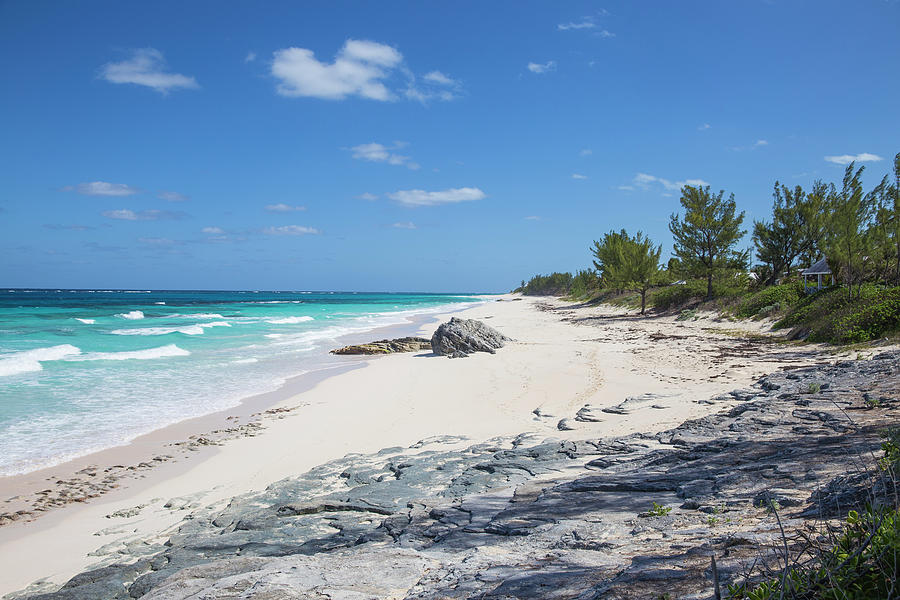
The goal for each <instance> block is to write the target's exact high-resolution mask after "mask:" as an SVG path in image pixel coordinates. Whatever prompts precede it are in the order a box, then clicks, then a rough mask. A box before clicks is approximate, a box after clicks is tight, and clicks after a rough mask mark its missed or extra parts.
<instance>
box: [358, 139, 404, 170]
mask: <svg viewBox="0 0 900 600" xmlns="http://www.w3.org/2000/svg"><path fill="white" fill-rule="evenodd" d="M405 145H406V144H402V143H395V144H394V145H393V146H385V145H384V144H379V143H377V142H372V143H371V144H360V145H359V146H353V147H352V148H349V150H350V152H352V153H353V158H356V159H358V160H365V161H369V162H378V163H387V164H389V165H402V166H405V167H406V168H408V169H412V170H414V171H415V170H416V169H418V168H419V164H418V163H416V162H415V161H413V160H411V159H410V157H409V156H404V155H402V154H395V153H394V151H395V150H399V149H400V148H403V147H404V146H405Z"/></svg>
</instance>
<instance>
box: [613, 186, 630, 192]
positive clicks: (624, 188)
mask: <svg viewBox="0 0 900 600" xmlns="http://www.w3.org/2000/svg"><path fill="white" fill-rule="evenodd" d="M616 189H619V190H622V191H623V192H633V191H634V186H633V185H620V186H619V187H617V188H616Z"/></svg>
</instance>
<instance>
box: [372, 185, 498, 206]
mask: <svg viewBox="0 0 900 600" xmlns="http://www.w3.org/2000/svg"><path fill="white" fill-rule="evenodd" d="M387 196H388V198H390V199H391V200H394V201H395V202H399V203H400V204H402V205H403V206H407V207H410V208H413V207H418V206H437V205H439V204H456V203H458V202H471V201H473V200H481V199H483V198H485V197H486V195H485V193H484V192H482V191H481V190H480V189H478V188H472V187H464V188H451V189H448V190H442V191H439V192H426V191H425V190H399V191H396V192H394V193H393V194H388V195H387Z"/></svg>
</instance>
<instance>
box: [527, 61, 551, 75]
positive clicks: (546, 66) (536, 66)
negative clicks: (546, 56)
mask: <svg viewBox="0 0 900 600" xmlns="http://www.w3.org/2000/svg"><path fill="white" fill-rule="evenodd" d="M528 70H529V71H531V72H532V73H537V74H538V75H540V74H542V73H546V72H547V71H555V70H556V61H555V60H548V61H547V62H545V63H533V62H530V63H528Z"/></svg>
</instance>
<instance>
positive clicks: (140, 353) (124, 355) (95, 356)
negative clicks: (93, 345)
mask: <svg viewBox="0 0 900 600" xmlns="http://www.w3.org/2000/svg"><path fill="white" fill-rule="evenodd" d="M190 354H191V353H190V352H188V351H187V350H184V349H183V348H179V347H178V346H176V345H175V344H168V345H166V346H159V347H157V348H147V349H146V350H131V351H126V352H89V353H87V354H82V355H80V356H77V357H70V358H68V359H66V360H70V361H89V360H151V359H154V358H170V357H173V356H189V355H190Z"/></svg>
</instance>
